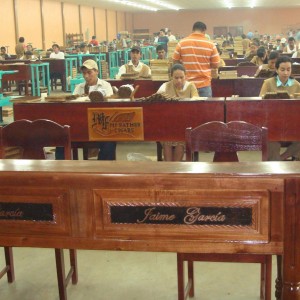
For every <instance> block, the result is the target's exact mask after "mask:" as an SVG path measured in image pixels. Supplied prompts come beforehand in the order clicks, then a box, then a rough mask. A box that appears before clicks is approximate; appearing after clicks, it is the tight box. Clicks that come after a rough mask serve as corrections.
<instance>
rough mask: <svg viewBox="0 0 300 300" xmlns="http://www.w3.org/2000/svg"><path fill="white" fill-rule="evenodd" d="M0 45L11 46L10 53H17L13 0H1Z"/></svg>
mask: <svg viewBox="0 0 300 300" xmlns="http://www.w3.org/2000/svg"><path fill="white" fill-rule="evenodd" d="M1 11H2V12H3V11H5V15H4V14H3V13H2V14H1V18H0V46H9V48H8V53H15V44H16V37H15V23H14V6H13V0H1Z"/></svg>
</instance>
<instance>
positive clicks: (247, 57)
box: [244, 42, 259, 61]
mask: <svg viewBox="0 0 300 300" xmlns="http://www.w3.org/2000/svg"><path fill="white" fill-rule="evenodd" d="M258 47H259V46H258V44H257V42H252V43H251V44H250V48H249V51H248V52H247V53H246V54H245V57H244V58H245V60H248V61H251V59H252V58H253V57H254V56H255V55H256V51H257V49H258Z"/></svg>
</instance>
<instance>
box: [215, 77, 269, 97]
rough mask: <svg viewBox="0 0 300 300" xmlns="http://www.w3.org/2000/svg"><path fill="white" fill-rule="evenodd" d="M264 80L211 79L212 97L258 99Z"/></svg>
mask: <svg viewBox="0 0 300 300" xmlns="http://www.w3.org/2000/svg"><path fill="white" fill-rule="evenodd" d="M263 81H264V78H236V79H213V80H212V83H211V86H212V93H213V97H221V96H220V95H223V96H222V97H231V96H232V95H239V96H240V97H258V95H259V92H260V90H261V87H262V85H263Z"/></svg>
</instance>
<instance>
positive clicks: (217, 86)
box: [108, 67, 264, 98]
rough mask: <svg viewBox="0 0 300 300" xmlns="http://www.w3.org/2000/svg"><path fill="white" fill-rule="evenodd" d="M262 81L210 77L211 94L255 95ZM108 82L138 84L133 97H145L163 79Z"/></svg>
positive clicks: (158, 85) (156, 88)
mask: <svg viewBox="0 0 300 300" xmlns="http://www.w3.org/2000/svg"><path fill="white" fill-rule="evenodd" d="M243 68H246V67H243ZM247 68H249V67H247ZM241 72H242V71H241ZM263 81H264V78H237V79H222V80H220V79H212V94H213V97H231V96H232V95H239V96H240V97H257V96H258V95H259V92H260V89H261V87H262V84H263ZM108 82H110V84H111V85H112V86H116V87H120V86H121V85H123V84H133V86H134V87H135V86H137V85H139V86H140V87H139V90H138V91H137V93H136V95H135V98H139V97H147V96H150V95H152V94H154V93H156V92H157V90H158V89H159V88H160V86H161V85H162V84H163V83H164V81H152V80H108Z"/></svg>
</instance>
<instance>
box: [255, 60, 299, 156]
mask: <svg viewBox="0 0 300 300" xmlns="http://www.w3.org/2000/svg"><path fill="white" fill-rule="evenodd" d="M275 69H276V73H275V75H274V76H273V77H271V78H269V79H266V80H265V81H264V83H263V86H262V88H261V91H260V94H259V96H261V97H263V96H264V95H265V94H266V93H268V92H287V93H288V94H290V95H291V96H293V95H294V94H295V93H300V83H299V82H298V81H297V80H295V79H294V78H292V77H291V73H292V60H291V58H290V57H288V56H280V57H279V58H278V59H277V61H276V63H275ZM280 147H281V143H280V142H270V143H269V157H268V160H276V161H278V160H279V161H280V160H286V159H288V158H289V157H296V158H299V152H300V143H299V142H292V143H291V144H290V145H289V146H288V147H287V149H286V151H285V152H283V153H282V154H280Z"/></svg>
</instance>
